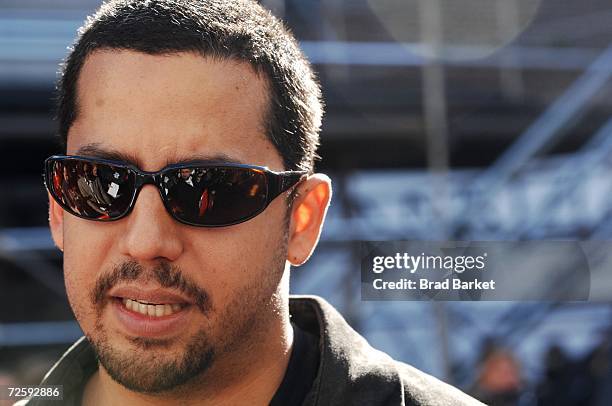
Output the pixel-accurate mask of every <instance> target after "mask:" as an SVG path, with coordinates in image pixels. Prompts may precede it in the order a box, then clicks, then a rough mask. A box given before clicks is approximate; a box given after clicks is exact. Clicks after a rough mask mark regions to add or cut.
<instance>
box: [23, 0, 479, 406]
mask: <svg viewBox="0 0 612 406" xmlns="http://www.w3.org/2000/svg"><path fill="white" fill-rule="evenodd" d="M59 92H60V94H59V96H60V97H59V110H58V111H59V113H58V119H59V127H60V135H61V137H62V139H63V140H64V142H65V146H66V151H67V156H56V157H52V158H50V159H48V160H47V162H46V172H47V173H54V172H60V171H62V170H63V168H68V169H70V170H71V171H69V172H68V173H76V172H78V171H79V170H82V168H83V166H86V165H92V164H96V165H97V167H98V171H101V170H104V171H106V172H107V173H114V174H115V176H114V178H115V181H113V183H112V185H114V186H112V185H111V184H108V185H106V184H105V185H102V186H101V189H102V190H106V189H107V188H109V189H110V188H111V187H112V188H114V191H113V192H112V195H113V196H118V197H117V198H116V199H115V201H113V202H112V203H111V204H110V205H109V207H108V208H107V209H108V210H107V217H105V218H99V217H96V216H95V215H92V216H91V217H88V216H87V215H84V214H82V213H80V212H78V211H76V210H74V209H73V208H71V207H70V205H68V204H66V202H65V201H64V199H63V191H62V190H56V189H57V187H53V186H52V185H53V183H52V182H49V181H47V187H48V188H49V191H50V215H49V217H50V226H51V231H52V235H53V239H54V241H55V243H56V244H57V246H58V247H59V248H60V249H61V250H63V252H64V275H65V282H66V291H67V294H68V299H69V302H70V305H71V307H72V309H73V311H74V314H75V316H76V319H77V320H78V322H79V324H80V326H81V328H82V330H83V332H84V333H85V337H86V338H82V339H81V340H79V341H78V342H77V343H76V344H75V345H74V346H73V347H72V348H70V349H69V350H68V352H67V353H66V354H65V355H64V356H63V357H62V359H61V360H60V361H59V362H58V363H57V364H56V365H55V366H54V367H53V369H52V370H51V371H50V372H49V373H48V374H47V376H46V377H45V379H44V382H43V384H45V385H63V389H64V403H63V404H69V405H75V404H84V405H158V404H159V405H171V404H181V405H182V404H186V405H187V404H188V405H200V404H201V405H213V404H214V405H266V404H274V405H298V404H299V405H302V404H303V405H409V404H417V405H451V404H452V405H467V404H477V403H478V402H476V401H475V400H473V399H471V398H469V397H468V396H466V395H464V394H463V393H461V392H460V391H458V390H456V389H454V388H452V387H450V386H447V385H445V384H443V383H441V382H440V381H438V380H436V379H434V378H432V377H430V376H428V375H426V374H423V373H421V372H419V371H417V370H415V369H414V368H412V367H410V366H408V365H405V364H402V363H399V362H396V361H393V360H392V359H391V358H390V357H388V356H387V355H385V354H383V353H381V352H378V351H376V350H374V349H373V348H371V347H370V346H369V345H368V344H367V342H366V341H365V340H364V339H363V338H362V337H360V336H359V335H358V334H357V333H356V332H355V331H353V330H352V329H351V328H350V327H349V326H348V325H347V324H346V322H345V321H344V319H343V318H342V317H341V316H340V315H339V314H338V313H337V312H336V311H335V310H334V308H333V307H332V306H331V305H329V304H328V303H327V302H325V301H324V300H323V299H321V298H317V297H291V299H290V297H289V268H290V265H294V266H299V265H301V264H302V263H304V262H305V261H306V260H307V259H308V257H309V256H310V255H311V253H312V251H313V249H314V247H315V245H316V243H317V241H318V238H319V234H320V231H321V227H322V224H323V221H324V218H325V214H326V211H327V208H328V205H329V201H330V197H331V184H330V180H329V178H328V177H327V176H325V175H322V174H316V173H313V161H314V159H315V157H316V152H315V151H316V147H317V144H318V132H319V127H320V123H321V116H322V107H321V101H320V90H319V86H318V85H317V83H316V80H315V78H314V75H313V72H312V70H311V67H310V65H309V64H308V62H307V61H306V60H305V58H304V57H303V55H302V53H301V51H300V50H299V48H298V46H297V44H296V42H295V40H294V39H293V38H292V37H291V35H290V34H289V33H288V32H287V31H286V30H285V29H284V28H283V26H282V24H281V23H280V22H279V21H278V20H276V19H275V18H274V17H272V16H271V15H270V14H269V13H268V12H267V11H265V10H264V9H262V8H261V7H260V6H259V5H257V3H255V2H250V1H246V0H245V1H225V0H217V1H204V0H200V1H196V0H193V1H176V0H157V1H136V0H133V1H131V0H126V1H111V2H109V3H107V4H105V5H103V6H102V7H101V8H100V10H99V11H98V12H97V13H96V14H95V15H94V16H93V17H92V18H90V19H89V20H88V21H87V23H86V25H85V27H84V28H83V29H82V30H81V32H80V37H79V38H78V40H77V42H76V44H75V46H74V49H73V50H72V51H71V53H70V55H69V56H68V59H67V61H66V63H65V65H64V69H63V75H62V78H61V81H60V84H59ZM74 169H76V170H74ZM188 171H190V173H197V174H198V175H197V179H199V180H198V182H192V183H193V184H194V185H196V186H197V187H198V188H200V189H199V190H198V193H195V194H191V193H182V192H180V191H176V190H177V189H175V188H173V187H172V186H173V185H174V182H176V180H177V179H181V174H186V173H187V172H188ZM47 176H49V175H47ZM47 179H49V178H47ZM108 182H110V181H108ZM209 191H210V192H209ZM109 195H111V193H109ZM204 195H205V196H206V204H205V205H204V206H203V207H204V208H205V209H204V212H202V211H201V210H200V211H198V212H197V213H194V212H193V211H191V212H190V211H184V210H180V208H185V207H188V206H189V205H190V204H193V203H194V199H195V198H194V197H193V196H198V197H197V198H198V199H200V200H202V197H201V196H204ZM88 202H91V200H89V201H88ZM212 202H214V204H212ZM195 203H196V204H199V207H202V204H201V202H200V203H198V202H195ZM176 208H178V209H179V210H175V209H176ZM187 212H189V213H187ZM91 220H96V221H91ZM30 404H41V403H39V402H38V403H37V402H35V401H31V402H30Z"/></svg>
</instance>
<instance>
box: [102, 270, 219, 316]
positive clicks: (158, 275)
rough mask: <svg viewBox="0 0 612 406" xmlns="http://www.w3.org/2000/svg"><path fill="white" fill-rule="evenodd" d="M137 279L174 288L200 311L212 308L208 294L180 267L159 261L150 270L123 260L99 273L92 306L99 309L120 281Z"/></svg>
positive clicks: (205, 311) (207, 310) (203, 311)
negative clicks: (184, 273) (110, 268)
mask: <svg viewBox="0 0 612 406" xmlns="http://www.w3.org/2000/svg"><path fill="white" fill-rule="evenodd" d="M138 279H142V280H143V281H149V280H154V281H156V282H157V283H159V284H160V285H161V286H162V287H164V288H168V289H176V290H178V291H179V292H181V293H182V294H183V295H185V296H187V297H188V298H189V299H190V300H191V301H192V302H193V303H194V304H195V305H196V307H198V308H199V309H200V311H201V312H202V313H207V312H209V311H210V309H211V308H212V305H211V301H210V296H209V295H208V293H206V291H205V290H204V289H202V288H200V287H199V286H198V285H197V284H196V283H195V282H194V281H192V280H190V279H189V278H188V277H186V276H185V275H183V272H182V271H181V269H180V268H179V267H177V266H173V265H170V264H169V263H168V262H167V261H160V262H159V263H158V264H157V265H156V266H155V267H154V268H152V269H151V271H149V272H147V270H146V269H145V268H144V267H143V266H142V265H140V264H139V263H138V262H136V261H133V260H132V261H125V262H122V263H120V264H118V265H116V266H115V267H113V269H112V271H111V272H109V273H108V274H105V275H101V276H100V277H99V278H98V280H97V281H96V284H95V286H94V288H93V291H92V293H91V300H92V302H93V304H94V306H95V307H96V308H97V309H98V311H101V310H102V308H103V307H104V306H105V305H106V302H107V301H108V292H109V291H110V290H111V289H112V288H113V287H114V286H116V285H117V284H119V283H121V282H130V281H135V280H138Z"/></svg>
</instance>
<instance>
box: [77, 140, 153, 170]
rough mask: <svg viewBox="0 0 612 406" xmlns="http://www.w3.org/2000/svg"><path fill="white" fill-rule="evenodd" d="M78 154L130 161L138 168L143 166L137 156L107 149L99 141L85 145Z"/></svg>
mask: <svg viewBox="0 0 612 406" xmlns="http://www.w3.org/2000/svg"><path fill="white" fill-rule="evenodd" d="M76 155H82V156H88V157H94V158H102V159H109V160H112V161H123V162H127V163H130V164H132V165H134V166H136V167H138V168H140V167H141V166H140V164H141V162H140V160H139V159H138V158H137V157H136V156H134V155H132V154H129V153H125V152H121V151H117V150H114V149H106V148H104V147H102V146H100V144H99V143H93V144H86V145H83V146H82V147H80V148H79V149H78V150H77V151H76Z"/></svg>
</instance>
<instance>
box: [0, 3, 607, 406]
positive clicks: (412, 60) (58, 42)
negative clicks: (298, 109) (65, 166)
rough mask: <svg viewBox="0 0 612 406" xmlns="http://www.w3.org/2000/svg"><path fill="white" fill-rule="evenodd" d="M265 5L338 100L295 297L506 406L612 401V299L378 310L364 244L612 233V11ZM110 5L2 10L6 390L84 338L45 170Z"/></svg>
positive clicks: (329, 98) (1, 376)
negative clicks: (90, 25)
mask: <svg viewBox="0 0 612 406" xmlns="http://www.w3.org/2000/svg"><path fill="white" fill-rule="evenodd" d="M261 2H262V3H263V4H264V5H265V6H267V7H268V8H270V9H271V10H272V11H273V12H274V13H275V14H276V15H277V16H279V17H281V18H282V19H284V20H285V21H286V23H287V25H288V26H289V27H290V28H291V29H292V30H293V32H294V34H295V35H296V37H297V38H298V39H299V40H300V42H301V45H302V47H303V49H304V51H305V52H306V54H307V55H308V57H309V58H310V60H311V61H312V62H313V64H314V66H315V69H316V70H317V72H318V74H319V76H320V80H321V83H322V85H323V90H324V96H325V100H326V103H327V114H326V117H325V121H324V126H323V131H322V136H321V140H322V147H321V150H320V154H321V156H322V157H323V160H322V161H321V162H320V163H319V164H318V170H319V171H321V172H325V173H328V174H329V175H330V176H331V177H332V180H333V184H334V200H333V202H332V205H331V209H330V213H329V216H328V219H327V224H326V228H325V231H324V233H323V236H322V240H321V242H320V244H319V247H318V249H317V251H316V253H315V255H314V256H313V257H312V259H311V260H310V262H309V263H308V264H306V265H305V266H303V267H301V268H296V269H294V271H293V274H292V283H293V285H292V290H293V292H294V293H313V294H319V295H321V296H323V297H325V298H326V299H327V300H329V301H330V302H331V303H333V304H334V305H335V306H336V307H337V308H338V309H339V310H340V311H341V312H342V313H343V314H344V315H345V317H346V318H347V319H348V321H349V322H350V323H351V324H352V325H353V326H354V328H355V329H357V330H358V331H360V332H361V333H362V334H363V335H365V336H366V337H367V339H368V340H369V341H370V342H371V343H372V344H373V345H374V346H375V347H378V348H380V349H382V350H384V351H386V352H388V353H390V354H391V355H392V356H393V357H395V358H397V359H400V360H403V361H406V362H408V363H411V364H412V365H414V366H416V367H417V368H420V369H423V370H425V371H427V372H429V373H431V374H433V375H435V376H437V377H439V378H441V379H443V380H445V381H447V382H449V383H452V384H454V385H457V386H459V387H460V388H462V389H463V390H464V391H466V392H469V393H471V394H473V395H474V396H476V397H478V398H479V399H481V400H483V401H485V402H487V403H489V404H492V405H597V406H599V405H609V404H612V368H611V362H610V361H611V360H612V358H611V357H612V352H611V348H610V338H612V306H611V305H610V303H606V302H583V303H563V302H559V303H557V302H554V301H549V302H546V303H538V302H529V303H518V302H435V303H434V302H371V301H362V300H361V298H360V277H359V275H360V253H359V244H358V241H360V240H530V239H552V240H559V239H569V240H608V239H610V237H611V236H612V215H611V214H612V212H611V210H612V199H610V198H609V197H608V194H609V193H610V191H611V189H612V183H611V182H610V178H611V176H610V175H611V174H612V161H611V159H610V158H611V157H612V155H611V152H612V119H611V115H610V111H611V108H612V98H611V97H610V96H612V88H611V85H612V80H611V78H610V76H611V75H612V45H611V44H612V41H611V40H612V3H610V2H609V1H607V0H581V1H573V0H379V1H375V0H371V1H366V0H353V1H347V0H327V1H325V2H323V1H314V0H265V1H263V0H262V1H261ZM98 5H99V2H98V1H92V0H78V1H77V0H40V1H33V0H0V152H1V153H2V159H0V383H9V382H12V383H19V384H36V383H38V382H39V381H40V379H41V377H42V376H43V374H44V372H46V371H47V370H48V368H49V367H50V365H52V364H53V362H54V361H55V360H57V358H58V357H59V355H60V354H61V353H62V352H63V351H64V350H65V349H66V348H67V347H68V346H69V345H70V343H72V342H73V341H74V340H75V339H76V338H77V337H79V336H80V334H81V332H80V330H79V327H78V325H77V324H76V322H75V321H74V318H73V316H72V313H71V311H70V308H69V306H68V304H67V300H66V297H65V292H64V286H63V279H62V271H61V266H62V258H61V255H60V253H59V252H58V251H57V250H56V249H54V247H53V244H52V241H51V238H50V234H49V231H48V228H47V221H46V219H47V203H46V193H45V191H44V189H43V184H42V177H41V173H42V162H43V160H44V158H46V157H47V156H49V155H51V154H53V153H58V152H61V151H60V149H59V146H58V142H57V140H56V137H55V135H54V134H55V122H54V121H53V97H54V93H53V89H54V81H55V80H56V77H57V76H56V71H57V67H58V64H59V63H60V61H61V60H62V58H63V57H64V56H65V54H66V52H67V47H68V46H69V45H70V44H71V42H72V40H73V38H74V36H75V33H76V30H77V28H78V27H79V26H80V25H81V23H82V21H83V19H84V18H85V16H87V15H88V14H90V13H91V12H92V11H93V10H94V9H95V8H96V7H97V6H98ZM605 246H606V244H603V245H602V247H605ZM602 249H605V248H602ZM592 257H593V258H596V257H597V255H596V253H593V255H592ZM533 272H538V269H533ZM558 287H559V286H558V285H554V286H553V284H551V286H542V289H554V288H558Z"/></svg>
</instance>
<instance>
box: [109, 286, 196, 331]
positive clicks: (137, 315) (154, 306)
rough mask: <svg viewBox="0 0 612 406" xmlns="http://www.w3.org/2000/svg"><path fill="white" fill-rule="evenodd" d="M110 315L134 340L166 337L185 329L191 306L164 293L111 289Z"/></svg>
mask: <svg viewBox="0 0 612 406" xmlns="http://www.w3.org/2000/svg"><path fill="white" fill-rule="evenodd" d="M108 296H109V298H110V299H111V301H110V303H111V307H110V308H111V314H113V315H114V317H115V320H117V321H118V323H119V326H121V327H120V328H121V330H123V331H125V332H126V333H128V334H129V335H131V336H136V337H151V338H153V337H168V336H173V335H176V334H177V333H179V332H180V331H181V326H183V327H184V326H185V323H186V322H187V320H188V317H189V315H190V314H193V313H192V311H191V310H192V306H191V304H192V302H191V301H189V300H188V299H187V298H185V297H183V296H181V295H180V294H177V293H174V292H171V291H168V290H164V289H143V288H137V287H135V286H121V287H116V288H113V289H111V290H110V291H109V294H108Z"/></svg>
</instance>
